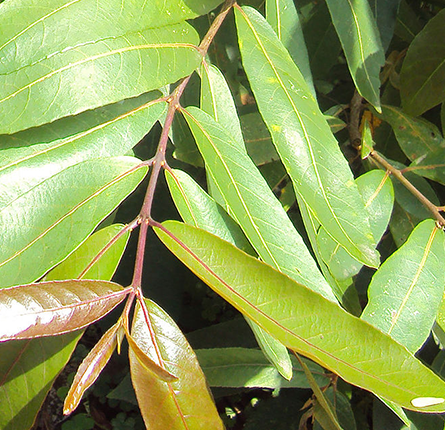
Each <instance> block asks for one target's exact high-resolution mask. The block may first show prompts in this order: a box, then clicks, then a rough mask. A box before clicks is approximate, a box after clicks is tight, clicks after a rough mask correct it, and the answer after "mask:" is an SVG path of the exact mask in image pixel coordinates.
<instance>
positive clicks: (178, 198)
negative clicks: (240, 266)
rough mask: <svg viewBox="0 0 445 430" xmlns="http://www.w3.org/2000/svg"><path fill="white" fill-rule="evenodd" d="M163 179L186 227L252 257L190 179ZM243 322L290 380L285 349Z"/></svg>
mask: <svg viewBox="0 0 445 430" xmlns="http://www.w3.org/2000/svg"><path fill="white" fill-rule="evenodd" d="M172 174H173V175H174V176H172ZM166 177H167V183H168V186H169V189H170V192H171V194H172V197H173V200H174V202H175V205H176V207H177V208H178V211H179V213H180V214H181V217H182V219H183V220H184V221H185V222H186V223H187V224H190V225H193V226H195V227H199V228H202V229H203V230H206V231H208V232H209V233H212V234H214V235H216V236H218V237H220V238H221V239H224V240H226V241H227V242H230V243H232V244H234V245H235V246H237V247H238V248H240V249H242V250H244V251H246V252H248V253H249V254H252V255H255V251H254V250H253V249H252V247H251V246H250V243H249V242H248V240H247V239H246V237H245V236H244V234H243V233H242V231H241V229H240V228H239V226H238V224H236V223H235V221H233V219H232V218H230V217H229V215H227V213H226V212H225V211H224V210H223V209H222V208H221V206H219V205H218V204H217V203H216V202H215V201H214V200H213V199H212V198H211V197H210V196H209V195H208V194H207V193H205V191H204V190H202V189H201V188H200V187H199V185H198V184H196V182H194V181H193V179H192V178H190V177H189V176H188V175H187V174H186V173H184V172H182V171H180V170H173V171H172V172H171V173H169V172H167V173H166ZM247 322H248V323H249V326H250V327H251V329H252V331H253V332H254V334H255V338H256V339H257V341H258V344H259V345H260V347H261V349H262V350H263V352H264V354H265V355H266V357H268V358H269V360H270V361H271V363H273V364H275V366H276V367H277V369H278V371H279V372H280V373H281V375H283V377H284V378H286V379H291V378H292V364H291V362H290V359H289V354H288V352H287V348H286V347H285V346H283V345H282V344H281V343H280V342H278V341H277V340H276V339H274V338H273V337H272V336H270V335H269V334H268V333H266V332H264V331H263V330H262V329H261V328H260V327H258V326H257V325H256V324H254V323H251V322H250V321H249V320H247Z"/></svg>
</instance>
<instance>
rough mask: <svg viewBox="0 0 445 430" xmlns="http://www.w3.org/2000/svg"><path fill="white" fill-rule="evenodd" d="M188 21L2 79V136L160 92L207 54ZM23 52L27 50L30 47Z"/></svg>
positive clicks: (105, 42) (98, 44)
mask: <svg viewBox="0 0 445 430" xmlns="http://www.w3.org/2000/svg"><path fill="white" fill-rule="evenodd" d="M198 42H199V39H198V35H197V33H196V32H195V30H194V29H193V27H191V26H190V25H189V24H187V23H182V24H176V25H173V26H168V27H160V28H156V29H146V30H143V31H140V32H138V31H133V32H129V33H127V34H126V35H125V36H119V37H114V38H105V39H98V40H95V41H93V42H91V43H85V44H82V45H80V46H77V47H75V48H71V49H65V50H62V51H60V52H56V53H53V54H52V55H48V56H47V57H45V58H43V59H42V60H41V61H38V62H34V63H30V64H29V65H26V66H24V67H20V68H17V69H15V68H14V69H13V70H11V71H9V73H8V74H4V75H0V115H1V118H2V124H1V125H0V133H14V132H17V131H19V130H23V129H25V128H29V127H32V126H37V125H40V124H44V123H47V122H50V121H54V120H55V119H57V118H61V117H64V116H68V115H74V114H76V113H79V112H82V111H84V110H87V109H92V108H95V107H98V106H103V105H106V104H109V103H113V102H116V101H119V100H122V99H126V98H129V97H134V96H137V95H139V94H142V93H144V92H147V91H150V90H153V89H156V88H159V87H161V86H163V85H166V84H168V83H171V82H175V81H176V80H178V79H179V78H181V77H183V76H186V75H188V74H190V73H191V72H192V71H193V70H194V69H195V68H196V67H197V66H198V64H199V62H200V59H201V55H200V54H199V53H198V51H197V48H196V46H195V45H196V44H197V43H198ZM23 49H26V48H25V47H24V48H23Z"/></svg>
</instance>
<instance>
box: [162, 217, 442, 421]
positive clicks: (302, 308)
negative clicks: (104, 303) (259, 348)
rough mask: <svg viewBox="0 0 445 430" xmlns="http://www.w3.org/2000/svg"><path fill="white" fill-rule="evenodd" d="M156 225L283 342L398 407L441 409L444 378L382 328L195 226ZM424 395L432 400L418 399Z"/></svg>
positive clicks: (206, 277)
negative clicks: (433, 399)
mask: <svg viewBox="0 0 445 430" xmlns="http://www.w3.org/2000/svg"><path fill="white" fill-rule="evenodd" d="M163 228H165V229H166V230H160V229H159V228H156V229H155V231H156V233H157V234H158V236H159V237H160V238H161V240H162V241H163V242H164V243H165V244H166V246H167V247H168V248H169V249H170V250H171V251H172V252H173V253H174V254H175V255H176V256H177V257H178V258H179V259H180V260H181V261H182V262H183V263H184V264H186V265H187V266H188V267H189V268H190V269H191V270H192V271H193V272H194V273H195V274H197V275H198V276H199V277H200V278H201V279H202V280H203V281H204V282H206V283H208V284H209V286H211V287H212V288H213V289H214V290H215V291H217V292H218V294H220V295H221V296H222V297H223V298H224V299H226V300H227V301H228V302H229V303H231V304H232V305H233V306H235V307H236V308H237V309H238V310H240V311H241V312H243V313H245V314H246V315H248V316H249V317H250V318H251V319H253V320H254V321H255V322H256V323H257V324H259V325H260V326H261V327H262V328H263V329H265V330H266V331H269V332H270V333H271V334H273V335H274V336H275V337H276V338H277V339H278V340H280V341H281V342H283V344H284V345H286V346H287V347H288V348H290V349H292V350H296V351H298V352H299V353H301V354H303V355H305V356H307V357H310V358H311V359H313V360H314V361H316V362H317V363H319V364H321V365H322V366H323V367H326V368H328V369H330V370H332V371H333V372H335V373H337V374H338V375H340V376H341V377H342V378H343V379H345V380H346V381H348V382H349V383H351V384H354V385H357V386H359V387H362V388H365V389H367V390H370V391H372V392H374V393H375V394H377V395H379V396H381V397H383V398H385V399H388V400H391V401H394V402H396V403H397V404H398V405H400V406H402V407H404V408H407V409H412V410H417V411H423V412H441V411H444V410H445V399H444V397H445V383H444V382H443V381H442V380H441V379H440V378H439V377H438V376H437V375H435V374H434V373H433V372H432V371H431V370H430V369H428V368H427V367H425V366H424V365H423V364H422V363H421V362H420V361H419V360H417V359H416V358H415V357H414V356H413V355H412V354H411V353H410V352H409V351H408V350H407V349H406V348H405V347H403V346H402V345H400V344H399V343H397V342H396V341H395V340H394V339H392V338H391V337H389V336H388V335H386V334H384V333H382V332H381V331H380V330H378V329H376V328H375V327H373V326H371V325H370V324H368V323H367V322H365V321H363V320H361V319H359V318H356V317H354V316H352V315H351V314H349V313H347V312H346V311H344V310H343V309H342V308H341V307H339V306H337V305H336V304H334V303H332V302H331V301H329V300H326V299H325V298H323V297H322V296H321V295H319V294H317V293H315V292H313V291H311V290H309V289H308V288H306V287H304V286H303V285H301V284H298V283H297V282H295V281H293V280H292V279H290V278H288V277H286V276H285V275H283V274H281V273H279V272H277V271H276V270H274V269H273V268H271V267H270V266H268V265H267V264H265V263H263V262H261V261H259V260H257V259H256V258H253V257H251V256H248V255H247V254H245V253H243V252H242V251H240V250H239V249H237V248H235V247H234V246H233V245H231V244H229V243H227V242H224V241H223V240H221V239H219V238H217V237H215V236H213V235H211V234H209V233H207V232H205V231H203V230H199V229H196V228H194V227H191V226H187V225H185V224H181V223H178V222H175V221H169V222H165V223H164V224H163ZM227 261H230V262H231V264H230V265H228V264H227ZM333 334H334V335H333ZM357 356H359V357H360V360H358V361H357ZM425 397H434V398H436V399H437V402H436V403H435V404H430V405H419V403H418V399H420V398H425ZM439 399H442V401H439Z"/></svg>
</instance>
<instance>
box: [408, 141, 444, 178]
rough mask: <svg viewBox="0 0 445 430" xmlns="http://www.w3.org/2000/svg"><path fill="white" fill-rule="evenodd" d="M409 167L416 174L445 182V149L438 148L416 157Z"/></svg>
mask: <svg viewBox="0 0 445 430" xmlns="http://www.w3.org/2000/svg"><path fill="white" fill-rule="evenodd" d="M409 169H410V171H411V172H413V173H415V174H416V175H420V176H423V177H425V178H428V179H432V180H433V181H436V182H439V183H440V184H445V150H444V149H443V148H438V149H437V150H436V151H434V152H430V153H428V154H426V155H425V156H423V157H419V158H416V159H415V160H414V161H413V162H412V163H411V164H410V165H409Z"/></svg>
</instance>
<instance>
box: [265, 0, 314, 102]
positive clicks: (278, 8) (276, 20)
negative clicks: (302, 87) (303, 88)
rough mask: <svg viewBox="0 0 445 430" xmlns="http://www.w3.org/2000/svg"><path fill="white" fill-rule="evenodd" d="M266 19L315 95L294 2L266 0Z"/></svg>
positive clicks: (288, 0) (290, 0)
mask: <svg viewBox="0 0 445 430" xmlns="http://www.w3.org/2000/svg"><path fill="white" fill-rule="evenodd" d="M266 19H267V22H268V23H269V24H270V25H271V27H272V28H273V29H274V31H275V33H276V34H277V37H278V39H280V40H281V42H282V43H283V45H284V46H285V47H286V49H287V50H288V51H289V54H290V56H291V57H292V59H293V60H294V62H295V64H296V65H297V66H298V68H299V69H300V72H301V74H302V75H303V76H304V79H305V81H306V83H307V84H308V87H309V88H310V89H311V91H312V94H314V96H315V89H314V84H313V82H312V73H311V69H310V66H309V56H308V53H307V49H306V43H305V41H304V36H303V30H302V28H301V23H300V18H299V17H298V12H297V9H296V7H295V4H294V2H293V1H292V0H267V1H266Z"/></svg>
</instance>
